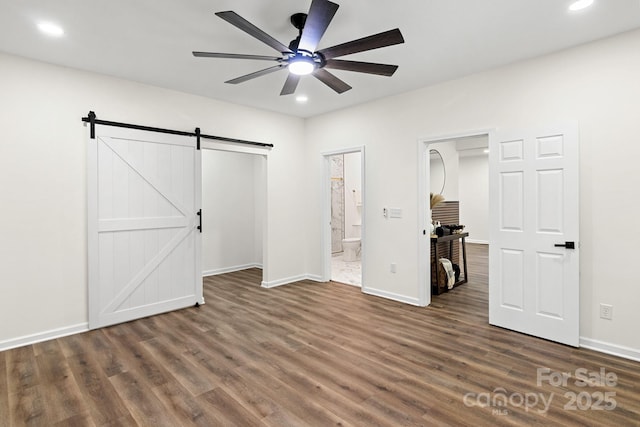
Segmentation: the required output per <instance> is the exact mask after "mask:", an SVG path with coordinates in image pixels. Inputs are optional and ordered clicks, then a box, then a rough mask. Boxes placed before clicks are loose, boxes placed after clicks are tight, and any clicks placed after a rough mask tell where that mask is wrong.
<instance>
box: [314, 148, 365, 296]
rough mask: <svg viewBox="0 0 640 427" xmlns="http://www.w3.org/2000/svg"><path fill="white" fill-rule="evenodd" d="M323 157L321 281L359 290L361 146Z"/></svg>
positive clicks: (360, 283) (362, 172)
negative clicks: (323, 225)
mask: <svg viewBox="0 0 640 427" xmlns="http://www.w3.org/2000/svg"><path fill="white" fill-rule="evenodd" d="M323 156H324V181H325V186H324V187H325V191H324V193H325V197H324V203H323V205H324V206H323V218H324V220H323V223H324V224H325V227H323V228H324V232H323V235H324V238H323V241H324V248H323V255H324V257H323V258H324V268H323V270H324V274H323V279H324V280H325V281H329V280H332V281H335V282H340V283H344V284H348V285H352V286H358V287H362V284H363V280H362V276H363V275H362V271H363V269H362V266H363V254H364V250H363V247H364V245H363V242H364V230H363V228H364V221H363V219H364V211H363V210H364V204H363V189H364V185H363V184H364V178H363V177H364V147H360V148H356V149H346V150H339V151H335V152H331V153H324V154H323Z"/></svg>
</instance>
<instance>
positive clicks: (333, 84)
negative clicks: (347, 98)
mask: <svg viewBox="0 0 640 427" xmlns="http://www.w3.org/2000/svg"><path fill="white" fill-rule="evenodd" d="M313 75H314V76H315V77H316V78H317V79H318V80H320V81H321V82H322V83H324V84H326V85H327V86H329V87H330V88H331V89H333V90H335V91H336V92H338V93H342V92H346V91H348V90H349V89H351V86H349V85H348V84H346V83H345V82H343V81H342V80H340V79H339V78H337V77H336V76H334V75H333V74H331V73H330V72H328V71H327V70H325V69H324V68H318V69H317V70H315V71H314V72H313Z"/></svg>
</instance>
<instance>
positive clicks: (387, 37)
mask: <svg viewBox="0 0 640 427" xmlns="http://www.w3.org/2000/svg"><path fill="white" fill-rule="evenodd" d="M400 43H404V38H403V37H402V33H401V32H400V30H399V29H397V28H396V29H394V30H389V31H385V32H383V33H378V34H374V35H372V36H368V37H363V38H361V39H358V40H353V41H350V42H346V43H342V44H339V45H336V46H332V47H328V48H326V49H321V50H319V51H318V53H320V54H322V56H324V58H325V59H332V58H337V57H338V56H344V55H349V54H352V53H357V52H364V51H366V50H373V49H378V48H381V47H386V46H393V45H395V44H400Z"/></svg>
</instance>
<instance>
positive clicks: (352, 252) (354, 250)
mask: <svg viewBox="0 0 640 427" xmlns="http://www.w3.org/2000/svg"><path fill="white" fill-rule="evenodd" d="M342 250H343V251H344V252H343V253H342V259H343V260H345V261H357V260H358V255H359V254H360V238H359V237H350V238H348V239H342Z"/></svg>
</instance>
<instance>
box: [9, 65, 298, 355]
mask: <svg viewBox="0 0 640 427" xmlns="http://www.w3.org/2000/svg"><path fill="white" fill-rule="evenodd" d="M0 70H2V71H1V76H2V78H0V94H2V95H1V96H0V111H2V114H0V129H2V141H1V142H0V203H1V208H0V349H1V348H7V347H10V346H15V345H19V344H20V343H22V342H29V341H33V340H37V339H43V338H46V337H47V336H51V335H56V334H63V333H70V332H74V331H77V330H79V329H82V328H84V327H86V322H87V269H86V264H87V249H86V240H87V235H86V229H87V219H86V204H87V197H86V192H87V188H86V149H85V146H86V144H87V134H88V129H87V128H86V127H85V126H84V125H83V124H82V123H81V121H80V119H81V117H83V116H86V115H87V113H88V111H89V110H94V111H95V112H96V113H97V114H98V118H102V119H105V120H113V121H120V122H132V123H139V124H144V125H149V126H157V127H167V128H173V129H181V130H193V129H194V128H195V127H196V126H199V127H200V128H201V129H202V132H203V133H205V134H210V135H220V136H227V137H232V138H241V139H247V140H253V141H262V142H268V143H273V144H274V145H275V147H274V148H273V150H271V152H270V154H269V156H268V157H269V158H268V165H267V167H266V168H267V179H266V184H265V185H266V186H267V191H268V194H269V196H268V199H267V202H266V205H267V212H266V216H265V218H266V219H265V221H266V222H265V223H264V233H263V234H264V237H265V239H266V242H265V246H266V247H267V248H268V250H269V257H268V259H265V260H264V263H265V265H264V277H263V279H264V281H265V284H267V285H269V284H274V283H276V284H277V283H280V282H286V281H288V280H291V279H295V278H298V277H304V275H305V273H306V268H305V253H304V251H291V250H290V248H291V247H292V245H293V244H294V243H295V245H299V244H300V241H305V234H306V232H307V230H306V225H307V224H306V221H305V218H304V215H302V214H301V206H302V204H301V200H303V199H304V198H305V194H304V193H303V189H301V187H300V186H299V185H298V182H299V177H301V176H304V173H305V167H304V164H302V162H300V159H301V158H303V157H304V144H303V143H302V142H303V139H304V133H303V130H304V121H303V120H302V119H297V118H294V117H288V116H284V115H281V114H275V113H269V112H264V111H260V110H256V109H251V108H245V107H241V106H238V105H232V104H228V103H224V102H218V101H214V100H211V99H206V98H202V97H198V96H193V95H187V94H183V93H178V92H175V91H170V90H165V89H160V88H157V87H152V86H147V85H142V84H138V83H134V82H129V81H124V80H120V79H116V78H111V77H106V76H102V75H98V74H93V73H88V72H83V71H78V70H72V69H69V68H64V67H57V66H52V65H48V64H44V63H40V62H35V61H30V60H26V59H22V58H18V57H15V56H10V55H5V54H0ZM282 129H287V132H282Z"/></svg>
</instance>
